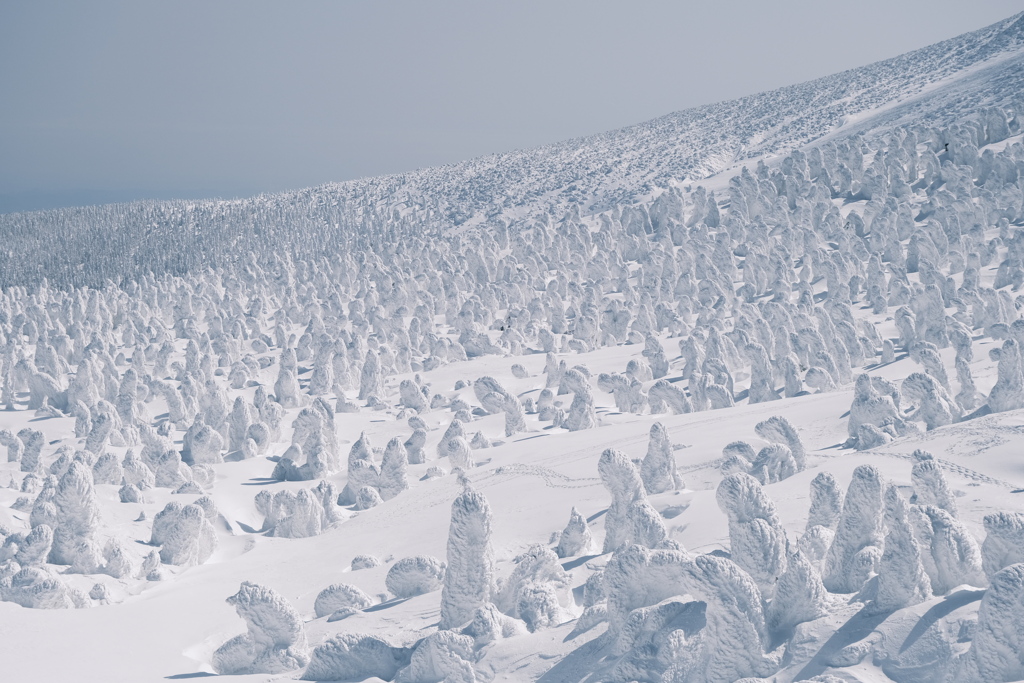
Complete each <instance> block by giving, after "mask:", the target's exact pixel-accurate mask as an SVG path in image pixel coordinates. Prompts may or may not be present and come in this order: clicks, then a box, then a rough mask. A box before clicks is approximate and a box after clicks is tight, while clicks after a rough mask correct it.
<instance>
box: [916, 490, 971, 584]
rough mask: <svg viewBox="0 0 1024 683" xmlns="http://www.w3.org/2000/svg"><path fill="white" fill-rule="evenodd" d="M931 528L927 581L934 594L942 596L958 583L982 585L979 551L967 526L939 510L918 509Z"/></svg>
mask: <svg viewBox="0 0 1024 683" xmlns="http://www.w3.org/2000/svg"><path fill="white" fill-rule="evenodd" d="M920 510H921V511H922V512H923V513H924V516H925V517H926V518H927V521H928V523H929V525H930V529H928V530H927V533H929V541H930V545H931V548H930V550H931V560H932V562H931V564H930V566H929V567H928V568H929V569H933V571H932V573H931V575H930V578H931V583H932V590H933V591H934V592H935V594H936V595H945V594H946V593H948V592H949V591H950V590H952V589H953V588H955V587H957V586H959V585H960V584H964V583H966V584H969V585H972V586H983V585H985V574H984V572H983V570H982V557H981V549H980V548H979V547H978V543H977V541H975V540H974V537H973V536H972V535H971V532H970V531H968V529H967V527H965V526H964V525H963V523H962V522H960V521H959V520H957V519H956V518H955V517H953V516H952V515H950V514H949V513H948V512H946V511H945V510H943V509H941V508H937V507H934V506H932V505H925V506H922V507H921V508H920Z"/></svg>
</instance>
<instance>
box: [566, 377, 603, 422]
mask: <svg viewBox="0 0 1024 683" xmlns="http://www.w3.org/2000/svg"><path fill="white" fill-rule="evenodd" d="M562 382H563V384H564V385H565V387H566V388H567V389H568V390H569V392H571V393H572V394H573V399H572V404H571V405H570V406H569V412H568V413H567V414H566V416H565V420H564V421H563V422H562V426H563V427H565V428H566V429H568V430H569V431H570V432H575V431H579V430H581V429H592V428H594V427H596V426H597V415H596V414H595V413H594V395H593V392H592V390H591V388H590V380H589V379H587V377H586V376H584V375H583V373H581V372H580V371H579V370H576V369H575V368H573V369H572V370H569V371H567V372H566V373H565V375H564V377H563V379H562Z"/></svg>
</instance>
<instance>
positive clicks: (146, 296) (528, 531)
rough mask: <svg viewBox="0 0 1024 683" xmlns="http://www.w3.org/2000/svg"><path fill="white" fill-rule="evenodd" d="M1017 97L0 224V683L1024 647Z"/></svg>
mask: <svg viewBox="0 0 1024 683" xmlns="http://www.w3.org/2000/svg"><path fill="white" fill-rule="evenodd" d="M1022 92H1024V15H1018V16H1016V17H1013V18H1011V19H1008V20H1006V21H1004V22H1000V23H999V24H996V25H994V26H992V27H990V28H988V29H984V30H982V31H978V32H975V33H972V34H967V35H964V36H961V37H959V38H956V39H953V40H950V41H945V42H943V43H940V44H938V45H935V46H932V47H929V48H925V49H923V50H919V51H916V52H913V53H909V54H907V55H904V56H902V57H899V58H896V59H892V60H888V61H886V62H881V63H878V64H874V65H870V66H868V67H863V68H861V69H855V70H852V71H848V72H844V73H842V74H838V75H836V76H832V77H829V78H824V79H819V80H817V81H814V82H811V83H807V84H802V85H798V86H792V87H788V88H783V89H780V90H777V91H773V92H770V93H764V94H761V95H754V96H751V97H747V98H743V99H742V100H737V101H733V102H726V103H721V104H717V105H709V106H706V107H700V108H697V109H693V110H687V111H684V112H679V113H677V114H672V115H669V116H666V117H663V118H661V119H657V120H655V121H652V122H648V123H646V124H641V125H638V126H634V127H631V128H627V129H623V130H620V131H614V132H611V133H607V134H604V135H599V136H594V137H590V138H581V139H578V140H573V141H569V142H566V143H562V144H559V145H553V146H549V147H545V148H541V149H537V150H530V151H525V152H514V153H509V154H503V155H496V156H493V157H486V158H482V159H477V160H472V161H468V162H465V163H463V164H458V165H454V166H450V167H444V168H439V169H426V170H423V171H419V172H416V173H411V174H405V175H401V176H391V177H385V178H375V179H368V180H363V181H355V182H351V183H342V184H336V185H327V186H323V187H320V188H315V189H311V190H307V191H302V192H296V193H289V194H284V195H273V196H264V197H258V198H254V199H250V200H242V201H235V202H217V201H205V202H148V203H136V204H127V205H112V206H107V207H92V208H82V209H73V210H59V211H50V212H40V213H30V214H12V215H8V216H2V217H0V240H2V241H0V244H2V246H0V278H2V283H0V284H2V285H3V286H4V289H3V290H2V295H0V408H2V410H0V454H3V453H4V452H6V455H7V457H6V459H3V458H0V459H3V460H4V462H0V485H3V486H6V488H0V654H2V657H0V660H2V670H3V672H4V673H3V678H4V680H8V679H9V680H18V681H22V680H25V681H27V680H33V681H34V680H41V681H103V682H104V683H107V682H110V681H132V682H135V681H156V680H167V679H186V678H195V677H204V676H207V675H211V676H212V675H224V676H226V675H234V676H236V678H233V679H231V680H245V681H268V680H297V679H301V680H387V681H392V680H394V681H399V682H403V683H433V682H436V681H442V680H443V681H522V680H540V681H545V682H547V683H555V682H559V681H565V682H569V681H573V682H577V681H616V682H618V681H622V682H627V681H651V682H654V681H666V682H670V683H684V682H697V681H713V682H718V681H721V682H723V683H725V682H732V681H739V680H744V681H757V680H764V681H780V682H785V681H795V680H814V681H818V682H819V683H835V682H836V681H847V682H849V681H864V682H865V683H867V682H869V681H882V680H894V681H900V682H901V683H916V682H924V681H950V682H952V681H957V682H960V681H977V682H982V681H984V682H990V681H1016V680H1021V679H1024V609H1022V608H1024V458H1022V456H1021V447H1020V445H1021V443H1022V442H1024V441H1022V434H1024V355H1022V353H1024V352H1022V350H1021V349H1022V347H1024V317H1022V316H1021V312H1022V309H1024V296H1022V295H1021V293H1020V289H1021V287H1022V286H1024V98H1022V97H1021V95H1020V93H1022Z"/></svg>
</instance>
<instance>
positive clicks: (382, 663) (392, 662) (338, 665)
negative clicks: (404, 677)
mask: <svg viewBox="0 0 1024 683" xmlns="http://www.w3.org/2000/svg"><path fill="white" fill-rule="evenodd" d="M408 663H409V652H408V650H405V649H403V648H395V647H392V646H391V645H389V644H388V643H387V642H385V641H384V640H382V639H381V638H379V637H377V636H372V635H366V634H362V633H339V634H337V635H334V636H331V637H330V638H327V639H326V640H324V642H322V643H320V644H319V645H317V646H316V647H315V648H313V653H312V655H311V656H310V658H309V666H307V667H306V670H305V672H304V673H303V674H302V680H306V681H360V680H365V679H367V678H373V677H376V678H378V679H382V680H385V681H390V680H393V679H394V677H395V674H396V673H398V671H399V670H400V669H401V668H402V667H404V666H406V665H408Z"/></svg>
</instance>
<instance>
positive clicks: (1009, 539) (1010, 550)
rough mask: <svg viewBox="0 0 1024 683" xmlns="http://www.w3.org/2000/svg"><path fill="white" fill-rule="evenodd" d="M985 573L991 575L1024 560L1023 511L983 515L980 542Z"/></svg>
mask: <svg viewBox="0 0 1024 683" xmlns="http://www.w3.org/2000/svg"><path fill="white" fill-rule="evenodd" d="M981 561H982V567H983V569H984V570H985V575H986V576H987V577H988V578H989V579H990V580H991V579H992V576H993V575H994V574H995V573H996V572H998V571H999V570H1001V569H1003V568H1004V567H1008V566H1010V565H1011V564H1019V563H1021V562H1024V513H1020V512H997V513H994V514H991V515H985V541H984V543H982V544H981Z"/></svg>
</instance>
